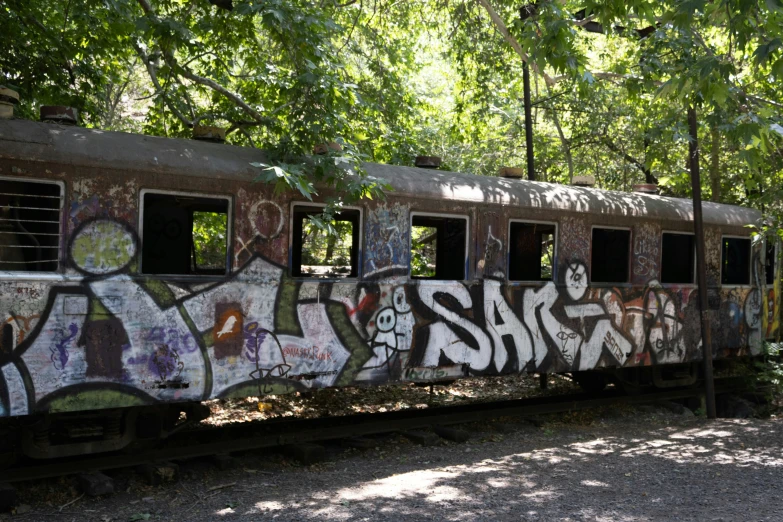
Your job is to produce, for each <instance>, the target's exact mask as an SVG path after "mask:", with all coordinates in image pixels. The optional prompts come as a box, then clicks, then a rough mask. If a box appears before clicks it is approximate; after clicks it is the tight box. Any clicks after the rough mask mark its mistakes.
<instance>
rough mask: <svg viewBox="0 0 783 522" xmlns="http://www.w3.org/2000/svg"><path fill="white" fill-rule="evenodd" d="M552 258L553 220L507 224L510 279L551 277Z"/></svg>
mask: <svg viewBox="0 0 783 522" xmlns="http://www.w3.org/2000/svg"><path fill="white" fill-rule="evenodd" d="M554 258H555V225H554V224H553V223H523V222H520V221H512V222H511V223H510V224H509V239H508V278H509V280H510V281H551V280H552V267H553V266H554Z"/></svg>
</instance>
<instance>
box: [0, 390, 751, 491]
mask: <svg viewBox="0 0 783 522" xmlns="http://www.w3.org/2000/svg"><path fill="white" fill-rule="evenodd" d="M716 391H717V393H721V394H726V393H739V392H743V391H748V390H747V387H746V386H745V385H744V384H743V382H742V381H741V380H739V379H736V378H724V379H718V380H716ZM702 393H703V392H702V390H701V389H695V388H680V389H671V390H665V391H653V392H649V393H643V394H638V395H625V394H623V393H621V392H620V391H619V390H608V391H604V392H601V393H593V394H585V393H578V394H568V395H559V396H549V397H535V398H526V399H512V400H504V401H495V402H485V403H477V404H470V405H461V406H440V407H434V408H427V409H422V410H404V411H394V412H385V413H366V414H357V415H349V416H342V417H324V418H317V419H293V420H291V419H271V420H265V421H253V422H247V423H241V424H234V425H230V426H224V427H208V428H196V429H191V430H187V431H185V430H183V431H180V432H178V433H176V434H174V435H172V436H170V437H169V438H167V439H164V440H161V441H159V442H158V443H156V445H155V447H152V448H142V449H139V448H131V449H126V450H123V451H121V452H115V453H109V454H100V455H90V456H86V457H72V458H65V459H56V460H49V461H46V462H41V461H32V460H27V461H25V462H23V463H22V464H20V465H17V466H16V467H12V468H9V469H6V470H4V471H3V472H2V475H3V481H4V482H18V481H25V480H34V479H41V478H47V477H56V476H62V475H69V474H74V473H83V472H89V471H102V470H109V469H116V468H124V467H133V466H138V465H139V464H142V463H149V462H159V461H171V460H178V459H187V458H193V457H203V456H208V455H217V454H225V453H234V452H242V451H248V450H255V449H261V448H271V447H280V446H285V445H290V444H299V443H313V442H323V441H329V440H336V439H342V438H348V437H358V436H363V435H373V434H380V433H389V432H396V431H406V430H417V429H426V428H430V427H432V426H449V425H456V424H465V423H470V422H477V421H486V420H490V419H497V418H501V417H507V416H519V417H530V416H535V415H543V414H553V413H561V412H569V411H576V410H584V409H589V408H596V407H601V406H610V405H615V404H644V403H654V402H660V401H671V400H677V399H686V398H692V397H699V396H701V395H702Z"/></svg>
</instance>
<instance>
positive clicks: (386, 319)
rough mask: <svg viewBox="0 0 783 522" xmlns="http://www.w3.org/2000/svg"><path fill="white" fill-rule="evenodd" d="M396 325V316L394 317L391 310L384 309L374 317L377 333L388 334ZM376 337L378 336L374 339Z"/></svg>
mask: <svg viewBox="0 0 783 522" xmlns="http://www.w3.org/2000/svg"><path fill="white" fill-rule="evenodd" d="M396 324H397V316H396V315H394V310H393V309H391V308H384V309H383V310H381V311H380V312H378V315H377V316H376V317H375V325H376V326H377V327H378V331H379V332H383V333H386V332H390V331H392V330H394V327H395V325H396ZM377 337H378V336H377V335H376V339H377ZM395 344H396V343H395Z"/></svg>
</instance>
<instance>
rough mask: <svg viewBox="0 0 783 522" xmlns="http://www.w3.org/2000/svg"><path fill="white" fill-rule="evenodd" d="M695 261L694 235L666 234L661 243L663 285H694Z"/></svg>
mask: <svg viewBox="0 0 783 522" xmlns="http://www.w3.org/2000/svg"><path fill="white" fill-rule="evenodd" d="M695 259H696V243H695V240H694V236H693V234H677V233H674V232H664V233H663V235H662V241H661V283H669V284H674V283H677V284H693V275H694V267H695Z"/></svg>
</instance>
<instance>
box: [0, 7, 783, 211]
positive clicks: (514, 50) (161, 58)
mask: <svg viewBox="0 0 783 522" xmlns="http://www.w3.org/2000/svg"><path fill="white" fill-rule="evenodd" d="M0 33H1V34H3V35H5V38H4V41H5V43H6V49H5V53H3V54H2V55H0V70H1V71H2V76H1V77H0V83H3V84H6V85H7V86H9V87H11V88H14V89H16V90H18V91H19V92H20V95H21V98H22V105H21V107H20V109H19V112H20V114H21V115H22V117H28V118H35V117H36V116H37V107H38V106H39V105H42V104H65V105H71V106H74V107H76V108H78V109H79V110H80V111H81V113H82V115H83V123H84V124H85V125H88V126H95V127H101V128H106V129H117V130H129V131H135V132H144V133H148V134H155V135H164V136H183V137H184V136H189V135H190V132H191V127H192V126H193V125H199V124H216V125H221V126H224V127H226V128H227V129H228V140H229V141H230V142H231V143H235V144H239V145H244V146H253V147H260V148H263V149H265V150H266V151H267V152H268V153H269V162H268V163H267V164H262V165H259V176H260V178H261V179H263V180H266V181H271V182H275V183H277V184H278V186H279V188H280V189H285V188H292V189H294V190H299V191H301V192H302V193H303V194H305V195H307V196H310V195H312V193H313V192H315V191H316V188H315V183H316V182H324V181H329V182H331V183H333V184H336V185H337V187H338V189H339V192H340V193H342V194H345V195H346V196H345V197H346V198H347V199H355V198H358V197H362V196H366V197H376V196H379V195H380V194H381V193H382V192H383V189H384V186H383V183H382V182H381V181H379V180H373V179H370V178H368V177H366V176H362V175H360V176H358V177H357V176H345V175H344V174H345V172H349V171H351V172H358V173H360V174H361V169H360V167H359V163H360V161H362V160H365V159H366V160H371V161H377V162H385V163H392V164H412V163H413V158H414V157H415V156H416V155H417V154H427V155H439V156H441V157H442V158H443V159H444V164H445V165H444V166H445V167H446V168H449V169H452V170H460V171H467V172H473V173H476V174H483V175H494V174H495V173H496V171H497V169H498V168H499V167H501V166H522V165H523V164H524V155H525V145H524V143H525V140H524V112H523V104H522V67H523V63H525V62H527V63H528V66H529V67H530V71H531V77H532V83H533V88H532V90H533V105H534V109H533V123H534V149H535V160H536V170H537V174H538V178H539V179H541V180H544V181H549V182H568V181H569V180H570V178H571V177H572V176H573V175H575V174H592V175H594V176H595V177H596V179H597V182H598V185H599V186H601V187H603V188H608V189H617V190H630V188H631V186H632V185H633V184H634V183H639V182H644V181H647V182H657V183H659V185H660V186H661V187H662V190H664V191H665V192H666V193H669V194H672V195H679V196H688V195H689V192H690V187H689V177H688V171H687V150H688V140H689V137H688V131H687V122H686V110H687V108H688V107H691V106H692V107H695V108H696V110H697V113H698V116H699V124H700V129H699V134H700V143H701V149H702V162H703V170H705V171H706V172H708V173H709V175H708V176H705V177H704V178H705V179H704V187H703V190H704V192H705V194H706V196H708V197H709V198H711V199H713V200H715V201H723V202H728V203H736V204H743V205H751V206H756V207H759V208H762V209H763V210H765V211H766V212H767V213H768V215H769V216H770V217H771V218H773V219H777V217H776V216H777V215H778V214H779V213H780V209H779V203H778V202H779V201H780V200H781V196H782V194H781V193H780V191H781V188H780V187H781V186H782V185H783V184H782V183H781V181H782V179H781V169H783V153H782V149H781V140H782V139H783V122H781V121H780V120H781V116H780V113H781V109H783V94H781V92H780V89H778V88H777V84H778V82H779V81H780V80H781V77H783V4H782V3H781V2H780V0H766V1H765V2H760V3H759V2H749V1H746V0H718V1H712V2H707V1H702V0H663V1H656V2H653V1H649V0H632V1H630V2H620V1H617V0H613V1H609V2H594V1H592V0H582V1H571V0H557V1H538V2H535V3H531V4H523V3H520V2H519V1H511V0H431V1H425V0H422V1H420V2H399V1H393V0H320V1H306V0H233V1H232V0H84V1H80V2H71V1H70V0H58V1H54V2H50V1H43V0H29V1H22V0H6V2H4V3H3V4H2V5H0ZM332 141H337V142H339V143H341V144H342V145H343V150H342V152H331V153H330V154H328V155H326V156H313V155H312V151H313V147H314V146H316V145H318V144H321V143H328V142H332ZM339 204H340V202H335V205H336V206H339Z"/></svg>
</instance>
